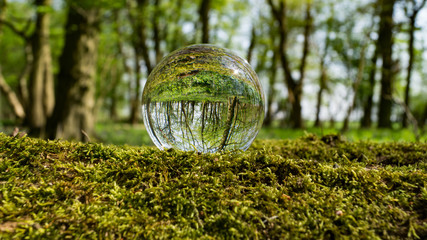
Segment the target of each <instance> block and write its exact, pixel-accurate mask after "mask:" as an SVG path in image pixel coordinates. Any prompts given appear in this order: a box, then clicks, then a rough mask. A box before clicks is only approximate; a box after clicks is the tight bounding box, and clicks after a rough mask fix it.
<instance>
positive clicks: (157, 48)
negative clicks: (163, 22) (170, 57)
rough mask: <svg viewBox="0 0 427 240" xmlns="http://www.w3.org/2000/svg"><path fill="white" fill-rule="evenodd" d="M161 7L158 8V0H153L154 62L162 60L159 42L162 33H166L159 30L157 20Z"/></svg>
mask: <svg viewBox="0 0 427 240" xmlns="http://www.w3.org/2000/svg"><path fill="white" fill-rule="evenodd" d="M161 15H162V13H161V9H160V0H154V14H153V19H152V22H153V42H154V52H155V55H156V61H155V62H156V64H157V63H159V62H160V60H162V57H163V53H162V50H161V48H160V44H161V42H162V37H163V36H162V33H163V34H164V33H166V32H167V31H161V30H160V28H161V26H160V22H159V16H161Z"/></svg>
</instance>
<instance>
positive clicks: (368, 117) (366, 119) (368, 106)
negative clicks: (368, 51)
mask: <svg viewBox="0 0 427 240" xmlns="http://www.w3.org/2000/svg"><path fill="white" fill-rule="evenodd" d="M378 52H379V49H378V43H376V44H375V51H374V54H373V55H372V58H371V69H370V71H369V89H368V97H367V99H366V102H365V105H364V106H363V117H362V119H361V122H360V126H361V127H362V128H370V127H371V125H372V107H373V105H374V88H375V75H376V72H377V60H378Z"/></svg>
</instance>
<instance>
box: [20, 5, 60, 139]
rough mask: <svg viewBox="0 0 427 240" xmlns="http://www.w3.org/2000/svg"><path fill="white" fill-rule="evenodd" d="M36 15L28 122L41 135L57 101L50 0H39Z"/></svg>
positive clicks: (34, 132)
mask: <svg viewBox="0 0 427 240" xmlns="http://www.w3.org/2000/svg"><path fill="white" fill-rule="evenodd" d="M35 5H36V8H37V17H36V25H35V30H34V33H33V34H32V36H31V45H32V47H31V50H32V56H33V64H32V68H31V72H30V76H29V83H28V92H29V101H28V114H27V116H26V117H27V123H28V125H29V128H30V132H29V134H30V135H32V136H35V137H42V136H43V131H44V127H45V125H46V122H47V119H48V118H49V116H50V115H51V114H52V111H53V107H54V104H55V96H54V86H53V71H52V56H51V51H50V44H49V29H50V25H49V24H50V16H49V13H48V11H47V10H46V9H47V8H49V7H50V5H51V0H36V1H35Z"/></svg>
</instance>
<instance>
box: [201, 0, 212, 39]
mask: <svg viewBox="0 0 427 240" xmlns="http://www.w3.org/2000/svg"><path fill="white" fill-rule="evenodd" d="M210 5H211V0H202V1H201V2H200V7H199V16H200V22H201V23H202V43H209V10H210Z"/></svg>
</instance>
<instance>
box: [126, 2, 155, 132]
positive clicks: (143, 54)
mask: <svg viewBox="0 0 427 240" xmlns="http://www.w3.org/2000/svg"><path fill="white" fill-rule="evenodd" d="M136 3H137V8H136V10H137V11H132V9H133V8H132V6H131V4H130V2H129V1H128V5H127V6H128V17H129V21H130V23H131V25H132V30H133V39H132V46H133V49H134V52H135V56H134V62H135V63H134V64H135V67H134V68H135V69H134V73H135V74H134V77H135V78H134V87H135V88H134V89H133V90H132V89H131V91H133V94H131V109H130V117H129V122H130V123H131V124H136V123H138V120H139V116H140V111H139V110H140V106H141V96H140V95H141V81H140V80H141V75H142V72H141V69H142V67H143V65H142V61H141V60H144V63H145V68H146V70H147V76H148V75H149V74H150V72H151V70H152V69H153V67H152V65H151V59H150V55H149V48H148V45H147V37H146V25H145V21H146V19H145V13H146V10H147V9H146V8H147V5H148V1H147V0H137V2H136Z"/></svg>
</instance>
